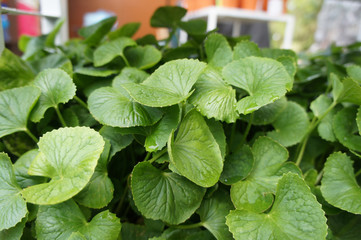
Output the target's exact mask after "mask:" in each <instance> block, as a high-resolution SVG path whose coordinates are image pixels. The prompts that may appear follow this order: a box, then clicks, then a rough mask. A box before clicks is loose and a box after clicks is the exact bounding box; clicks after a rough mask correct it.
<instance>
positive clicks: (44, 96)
mask: <svg viewBox="0 0 361 240" xmlns="http://www.w3.org/2000/svg"><path fill="white" fill-rule="evenodd" d="M34 85H35V86H37V87H38V88H39V89H40V90H41V95H40V97H39V101H38V102H37V103H36V105H35V107H34V109H33V111H32V112H31V116H30V118H31V121H33V122H39V121H40V119H42V118H43V117H44V113H45V111H46V110H47V109H48V108H51V107H54V108H57V107H58V104H59V103H66V102H68V101H69V100H70V99H72V98H73V97H74V96H75V91H76V87H75V84H74V83H73V80H72V79H71V78H70V77H69V75H68V74H67V73H66V72H64V71H63V70H60V69H46V70H44V71H42V72H41V73H39V74H38V75H37V76H36V78H35V80H34Z"/></svg>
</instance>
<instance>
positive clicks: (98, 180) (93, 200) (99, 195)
mask: <svg viewBox="0 0 361 240" xmlns="http://www.w3.org/2000/svg"><path fill="white" fill-rule="evenodd" d="M110 146H111V145H110V142H109V141H108V140H106V141H105V145H104V150H103V152H102V154H101V155H100V158H99V160H98V164H97V166H96V167H95V170H94V173H93V176H92V177H91V179H90V181H89V182H88V184H87V185H86V186H85V188H84V189H83V190H81V192H80V193H78V194H77V195H76V196H75V197H74V200H75V201H77V202H78V203H79V204H81V205H83V206H85V207H88V208H103V207H105V206H107V204H108V203H109V202H110V201H111V200H112V198H113V192H114V186H113V183H112V181H111V180H110V178H109V177H108V168H107V167H108V158H109V153H110Z"/></svg>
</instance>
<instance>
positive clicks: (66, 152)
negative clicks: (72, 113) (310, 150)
mask: <svg viewBox="0 0 361 240" xmlns="http://www.w3.org/2000/svg"><path fill="white" fill-rule="evenodd" d="M38 146H39V154H38V155H37V156H36V158H35V159H34V160H33V162H32V163H31V165H30V168H29V171H28V173H29V174H30V175H33V176H44V177H48V178H51V180H50V181H49V182H48V183H43V184H38V185H34V186H31V187H28V188H25V189H24V190H23V191H22V195H23V196H24V198H25V199H26V200H27V202H30V203H34V204H39V205H43V204H56V203H60V202H63V201H66V200H68V199H69V198H71V197H73V196H75V195H76V194H77V193H79V192H80V191H81V190H82V189H83V188H84V187H85V186H86V184H87V183H88V182H89V180H90V178H91V176H92V175H93V173H94V169H95V167H96V165H97V162H98V159H99V156H100V154H101V153H102V151H103V147H104V140H103V138H102V137H101V136H100V134H99V133H98V132H96V131H94V130H92V129H90V128H87V127H75V128H60V129H58V130H53V131H51V132H48V133H46V134H44V135H43V137H41V138H40V141H39V143H38Z"/></svg>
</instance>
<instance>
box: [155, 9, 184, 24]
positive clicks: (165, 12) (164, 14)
mask: <svg viewBox="0 0 361 240" xmlns="http://www.w3.org/2000/svg"><path fill="white" fill-rule="evenodd" d="M186 13H187V10H186V9H184V8H181V7H173V6H164V7H159V8H158V9H157V10H156V11H155V12H154V13H153V15H152V17H151V19H150V25H151V26H152V27H165V28H175V27H177V25H178V23H179V22H180V21H181V20H182V18H183V17H184V15H186Z"/></svg>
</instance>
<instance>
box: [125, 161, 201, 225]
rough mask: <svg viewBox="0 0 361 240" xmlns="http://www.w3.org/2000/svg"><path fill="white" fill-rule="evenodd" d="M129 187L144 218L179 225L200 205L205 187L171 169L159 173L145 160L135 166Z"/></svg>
mask: <svg viewBox="0 0 361 240" xmlns="http://www.w3.org/2000/svg"><path fill="white" fill-rule="evenodd" d="M131 188H132V193H133V198H134V202H135V205H136V206H137V208H138V210H139V211H140V212H141V213H142V214H143V215H144V216H145V217H147V218H151V219H154V220H158V219H160V220H162V221H165V222H167V223H170V224H179V223H182V222H184V221H185V220H187V219H188V218H189V217H190V216H191V215H192V214H193V213H194V212H195V211H196V209H197V208H198V207H199V206H200V204H201V202H202V198H203V196H204V194H205V189H203V188H201V187H199V186H197V185H195V184H194V183H192V182H190V181H188V180H187V179H186V178H184V177H182V176H180V175H178V174H176V173H171V172H162V171H161V170H159V169H157V168H155V167H153V166H152V165H151V164H150V163H149V162H142V163H139V164H138V165H137V166H135V168H134V170H133V173H132V180H131Z"/></svg>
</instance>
